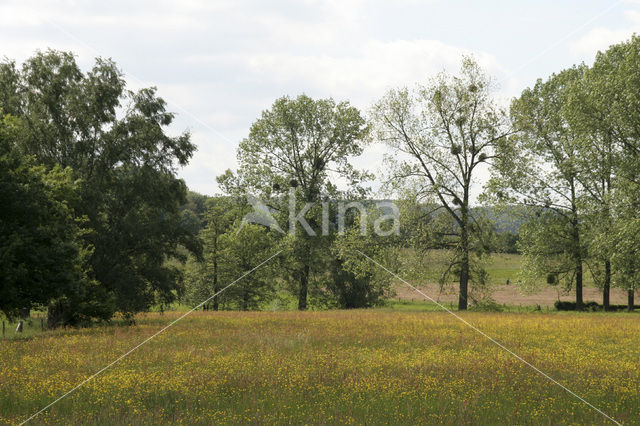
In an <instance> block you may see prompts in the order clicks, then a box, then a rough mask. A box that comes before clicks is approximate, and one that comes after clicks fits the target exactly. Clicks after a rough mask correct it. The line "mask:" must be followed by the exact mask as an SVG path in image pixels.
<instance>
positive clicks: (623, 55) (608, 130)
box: [576, 35, 640, 310]
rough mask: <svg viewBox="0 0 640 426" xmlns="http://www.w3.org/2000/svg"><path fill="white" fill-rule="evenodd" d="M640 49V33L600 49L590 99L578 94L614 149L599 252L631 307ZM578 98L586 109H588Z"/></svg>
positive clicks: (639, 181) (636, 247) (639, 177)
mask: <svg viewBox="0 0 640 426" xmlns="http://www.w3.org/2000/svg"><path fill="white" fill-rule="evenodd" d="M639 49H640V37H638V36H636V35H634V36H633V37H632V38H631V39H630V40H629V41H627V42H624V43H619V44H617V45H614V46H611V47H610V48H609V49H608V50H607V51H605V52H599V53H598V55H597V57H596V61H595V63H594V65H593V67H592V69H591V70H589V72H588V73H587V75H586V82H587V84H585V86H586V87H585V90H584V92H585V94H584V95H583V97H582V98H584V99H578V101H584V102H585V105H586V106H587V107H589V108H590V109H588V110H587V112H592V114H591V116H587V120H585V123H586V125H587V126H588V128H589V130H591V131H592V132H593V133H596V134H598V135H601V136H600V138H601V139H604V140H603V142H604V147H605V149H607V150H610V151H611V152H612V154H611V157H612V160H613V161H612V164H613V169H614V170H613V173H612V177H613V179H612V181H611V186H612V193H610V194H608V198H607V199H606V201H607V204H606V205H605V207H606V208H607V213H608V216H609V217H608V220H607V221H603V222H604V223H605V224H607V228H605V229H603V231H602V232H600V235H599V238H597V239H596V242H597V246H598V249H599V252H600V253H603V254H604V255H605V256H606V257H608V258H610V259H611V269H612V270H613V271H614V274H615V281H617V285H619V286H620V287H622V288H624V289H625V290H627V294H628V304H629V309H630V310H632V309H633V308H634V293H635V291H636V288H637V282H638V277H639V276H638V262H637V260H636V258H637V255H638V253H640V244H639V243H638V241H639V240H638V235H640V224H639V222H638V220H637V212H638V210H639V209H640V195H639V194H640V143H639V142H638V141H639V137H640V116H639V114H638V107H637V106H638V104H639V102H640V94H639V93H638V87H640V76H639V74H640V62H639V61H640V53H639ZM576 104H577V105H578V106H579V107H581V109H580V111H583V110H584V109H585V107H584V106H582V105H580V104H579V103H578V102H576ZM593 111H596V113H593ZM583 115H586V114H583ZM589 118H592V119H589ZM605 160H606V157H605ZM601 162H604V163H605V164H606V161H602V160H601ZM592 167H593V165H592Z"/></svg>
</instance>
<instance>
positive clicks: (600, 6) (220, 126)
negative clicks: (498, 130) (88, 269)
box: [0, 0, 640, 194]
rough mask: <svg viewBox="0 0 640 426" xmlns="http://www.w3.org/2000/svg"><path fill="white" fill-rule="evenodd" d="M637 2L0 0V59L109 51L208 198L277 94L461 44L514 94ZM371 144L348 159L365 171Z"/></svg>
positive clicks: (405, 79)
mask: <svg viewBox="0 0 640 426" xmlns="http://www.w3.org/2000/svg"><path fill="white" fill-rule="evenodd" d="M639 29H640V1H638V0H636V1H630V0H621V1H620V0H619V1H585V0H554V1H547V0H535V1H533V0H531V1H516V0H510V1H506V0H505V1H485V2H479V1H454V0H448V1H445V0H442V1H440V0H425V1H418V0H396V1H382V0H380V1H364V0H363V1H359V0H353V1H352V0H335V1H316V0H289V1H268V2H267V1H248V0H247V1H245V0H232V1H217V0H210V1H205V0H180V1H162V0H153V1H132V0H129V1H121V0H112V1H109V2H95V3H91V2H82V1H72V0H68V1H47V2H34V1H29V0H19V1H2V0H0V56H7V57H8V58H11V59H15V60H17V61H18V62H21V61H22V60H24V59H25V58H27V57H28V56H30V55H31V54H32V53H33V52H34V51H35V50H36V49H46V48H48V47H50V48H54V49H62V50H71V51H73V52H75V53H76V54H77V56H78V61H79V63H80V64H81V66H83V67H84V68H85V69H87V68H89V67H90V66H91V64H92V63H93V58H94V57H96V56H103V57H111V58H113V59H114V60H115V61H116V62H117V63H118V65H119V66H120V67H121V69H122V70H123V71H124V72H125V74H126V76H127V80H128V82H129V83H130V85H131V86H132V87H142V86H143V85H144V86H149V85H154V86H157V87H158V90H159V93H160V95H161V96H162V97H164V98H165V99H166V100H167V101H168V103H169V109H170V110H172V111H174V112H176V113H178V119H177V120H176V123H175V126H174V127H173V129H172V130H173V131H176V132H177V131H180V130H184V129H188V130H190V131H191V132H192V133H193V139H194V141H195V143H196V144H197V145H198V152H197V153H196V154H195V156H194V158H193V160H192V161H191V164H190V165H189V166H188V167H186V168H184V169H182V170H181V171H180V175H181V176H182V177H183V178H184V179H185V180H186V182H187V184H188V185H189V187H190V188H191V189H192V190H195V191H198V192H201V193H205V194H214V193H215V192H216V190H217V187H216V184H215V177H216V176H217V175H219V174H220V173H222V172H223V171H224V170H225V169H227V168H234V167H235V164H236V163H235V150H236V147H237V144H238V142H239V141H240V140H241V139H242V138H244V137H245V136H246V135H247V133H248V129H249V126H250V125H251V123H252V122H253V121H254V120H255V119H256V118H257V117H258V116H259V114H260V112H261V111H262V110H264V109H266V108H269V106H270V105H271V104H272V103H273V101H274V100H275V99H276V98H278V97H280V96H282V95H290V96H296V95H298V94H300V93H303V92H304V93H306V94H308V95H310V96H313V97H329V96H331V97H333V98H335V99H336V100H349V101H351V102H352V103H353V104H354V105H356V106H358V107H359V108H361V109H363V110H364V111H366V110H367V109H368V107H369V106H370V105H371V103H372V102H374V101H375V100H376V99H378V98H379V97H380V96H382V95H383V94H384V92H385V90H386V89H388V88H391V87H397V86H402V85H412V84H415V83H417V82H424V81H425V80H426V79H427V78H428V77H429V76H432V75H434V74H435V73H436V72H438V71H442V70H448V71H455V70H456V69H457V68H458V65H459V62H460V58H461V55H463V54H470V53H472V54H473V55H474V56H475V57H476V59H477V60H478V61H479V62H480V63H481V64H482V65H483V66H484V67H485V69H486V70H487V71H488V72H489V73H490V74H492V75H493V76H494V77H495V78H496V80H497V81H498V83H499V84H500V96H502V97H503V98H505V99H506V98H509V97H511V96H515V95H517V94H518V93H520V91H521V90H522V89H524V88H525V87H527V86H529V85H531V84H533V83H534V82H535V80H536V78H539V77H546V76H548V75H549V74H550V73H552V72H554V71H559V70H561V69H563V68H565V67H567V66H570V65H572V64H574V63H577V62H581V61H585V62H586V63H591V62H592V61H593V58H594V56H595V54H596V52H597V51H598V50H602V49H606V47H607V46H609V45H610V44H612V43H616V42H620V41H624V40H626V39H627V38H629V37H630V36H631V34H633V33H634V32H640V31H639ZM381 152H382V149H381V148H380V147H376V146H373V147H371V148H370V149H369V150H368V151H367V153H366V154H365V155H364V156H363V158H361V159H360V160H358V165H360V166H366V167H367V168H368V169H370V170H372V171H376V170H377V169H378V167H379V160H380V156H381Z"/></svg>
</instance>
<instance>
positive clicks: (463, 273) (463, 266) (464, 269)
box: [458, 195, 469, 311]
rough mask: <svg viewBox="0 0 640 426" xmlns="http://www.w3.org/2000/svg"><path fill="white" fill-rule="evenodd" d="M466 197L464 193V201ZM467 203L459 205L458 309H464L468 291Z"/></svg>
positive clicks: (465, 308) (466, 303)
mask: <svg viewBox="0 0 640 426" xmlns="http://www.w3.org/2000/svg"><path fill="white" fill-rule="evenodd" d="M466 199H467V197H466V195H465V202H466V201H467V200H466ZM467 205H468V204H466V203H465V204H463V205H462V207H461V216H462V217H461V219H462V226H461V229H460V249H461V250H462V259H461V263H460V294H459V295H458V310H459V311H466V310H467V305H468V304H469V303H468V292H469V225H468V212H467Z"/></svg>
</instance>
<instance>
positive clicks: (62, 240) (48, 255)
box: [0, 116, 99, 321]
mask: <svg viewBox="0 0 640 426" xmlns="http://www.w3.org/2000/svg"><path fill="white" fill-rule="evenodd" d="M23 130H24V123H22V122H21V121H20V120H18V119H16V118H15V117H11V116H4V117H3V118H2V120H1V121H0V199H2V203H0V280H1V281H0V283H1V285H0V312H2V313H4V314H5V315H6V316H7V317H10V318H11V317H15V316H18V315H19V314H20V313H21V312H24V311H26V312H29V310H30V309H31V308H34V307H42V306H46V305H47V304H49V303H50V302H52V301H53V300H61V299H62V298H64V297H66V296H72V294H73V293H91V292H92V291H93V290H94V288H93V287H94V284H93V283H92V282H90V279H89V277H88V276H87V275H86V274H85V271H84V269H83V267H84V266H85V261H86V257H87V255H88V254H89V253H88V252H87V251H85V250H84V249H83V248H82V244H81V235H82V233H81V228H80V226H79V225H80V223H79V221H76V220H74V214H73V210H72V208H71V203H72V200H73V199H75V198H76V197H77V190H78V183H77V182H76V181H75V180H74V179H73V177H72V172H71V170H70V169H68V168H67V169H63V168H61V167H59V166H56V167H54V168H53V169H50V170H48V169H46V168H45V167H43V166H39V165H37V164H35V163H34V162H33V160H32V159H31V158H28V157H23V156H22V155H20V154H19V153H18V152H17V150H16V144H17V141H18V139H19V138H20V137H22V135H23ZM96 314H97V315H99V313H96ZM81 319H82V318H79V317H75V318H73V320H74V321H80V320H81Z"/></svg>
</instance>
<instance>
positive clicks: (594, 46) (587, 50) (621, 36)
mask: <svg viewBox="0 0 640 426" xmlns="http://www.w3.org/2000/svg"><path fill="white" fill-rule="evenodd" d="M625 3H627V4H633V5H638V4H640V2H638V1H630V0H627V1H625ZM624 17H625V19H626V20H627V21H628V22H627V24H626V25H625V26H624V27H622V28H620V27H617V28H609V27H603V26H601V27H597V28H593V29H591V30H590V31H589V32H587V33H586V34H585V35H583V36H582V37H580V38H579V39H577V40H576V41H574V42H572V43H570V44H569V49H570V51H571V53H572V54H573V55H574V56H575V57H577V58H580V59H581V60H583V61H586V62H590V61H592V60H593V58H594V57H595V55H596V53H597V52H598V51H604V50H607V48H609V47H610V46H611V45H613V44H616V43H621V42H624V41H627V40H628V39H630V38H631V36H632V35H633V34H634V33H638V32H640V11H639V10H638V9H628V10H625V11H624Z"/></svg>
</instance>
